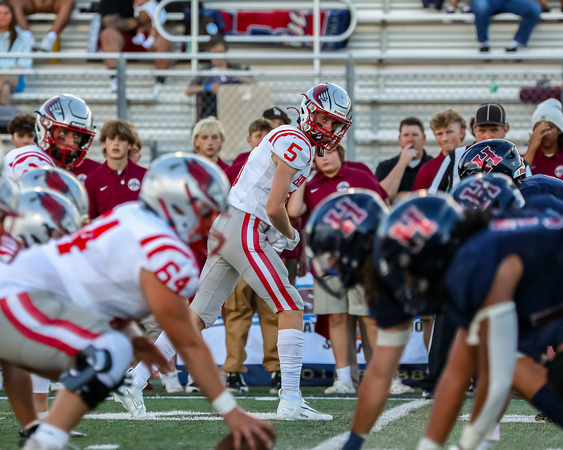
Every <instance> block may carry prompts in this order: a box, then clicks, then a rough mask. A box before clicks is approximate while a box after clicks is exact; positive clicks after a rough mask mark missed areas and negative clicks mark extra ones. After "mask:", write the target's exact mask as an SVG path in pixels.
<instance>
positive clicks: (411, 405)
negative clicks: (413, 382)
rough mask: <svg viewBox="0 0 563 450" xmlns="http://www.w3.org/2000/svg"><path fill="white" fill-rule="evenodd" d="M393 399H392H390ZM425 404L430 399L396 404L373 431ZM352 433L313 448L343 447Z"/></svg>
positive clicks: (382, 416)
mask: <svg viewBox="0 0 563 450" xmlns="http://www.w3.org/2000/svg"><path fill="white" fill-rule="evenodd" d="M389 400H391V399H389ZM397 400H399V399H397ZM425 405H430V402H429V401H428V400H420V399H418V400H413V401H411V402H408V403H403V404H402V405H399V406H395V407H394V408H391V409H388V410H387V411H385V412H384V413H383V414H381V416H379V419H378V420H377V422H376V423H375V425H374V426H373V428H372V429H371V433H377V432H378V431H381V430H383V429H384V428H385V427H386V426H387V425H389V424H390V423H393V422H395V421H396V420H399V419H402V418H403V417H405V416H406V415H407V414H408V413H409V412H411V411H414V410H415V409H418V408H422V407H423V406H425ZM349 434H350V432H349V431H347V432H346V433H342V434H339V435H338V436H335V437H333V438H331V439H328V440H326V441H324V442H322V443H321V444H319V445H317V446H316V447H314V448H313V450H329V449H336V448H342V446H343V445H344V443H345V442H346V440H347V439H348V435H349Z"/></svg>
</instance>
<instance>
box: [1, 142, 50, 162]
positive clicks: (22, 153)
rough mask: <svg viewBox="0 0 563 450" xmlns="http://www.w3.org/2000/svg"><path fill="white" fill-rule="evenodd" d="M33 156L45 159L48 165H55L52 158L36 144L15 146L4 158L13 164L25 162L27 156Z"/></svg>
mask: <svg viewBox="0 0 563 450" xmlns="http://www.w3.org/2000/svg"><path fill="white" fill-rule="evenodd" d="M31 157H35V158H38V159H40V160H43V161H44V162H45V164H47V165H50V166H54V165H55V164H54V162H53V160H52V158H51V157H50V156H49V155H48V154H47V153H45V152H44V151H43V150H41V149H40V148H39V147H37V145H34V144H32V145H26V146H24V147H19V148H14V149H12V150H10V151H9V152H8V153H6V156H5V157H4V159H5V162H6V163H8V164H11V165H12V166H13V165H14V164H20V163H22V162H24V161H25V160H26V159H27V158H31Z"/></svg>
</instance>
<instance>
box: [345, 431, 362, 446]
mask: <svg viewBox="0 0 563 450" xmlns="http://www.w3.org/2000/svg"><path fill="white" fill-rule="evenodd" d="M366 436H367V435H364V434H358V433H354V432H353V431H351V432H350V436H349V437H348V440H347V441H346V443H345V444H344V447H342V450H359V449H360V448H362V445H364V441H365V440H366Z"/></svg>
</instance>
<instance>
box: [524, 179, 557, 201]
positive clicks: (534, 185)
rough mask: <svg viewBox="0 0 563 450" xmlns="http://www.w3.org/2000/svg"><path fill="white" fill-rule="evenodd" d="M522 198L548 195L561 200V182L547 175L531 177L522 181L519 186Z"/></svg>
mask: <svg viewBox="0 0 563 450" xmlns="http://www.w3.org/2000/svg"><path fill="white" fill-rule="evenodd" d="M519 189H520V192H521V193H522V195H523V196H524V198H528V197H530V196H532V195H541V194H549V195H553V196H554V197H556V198H558V199H559V200H563V180H560V179H559V178H555V177H550V176H548V175H541V174H537V175H532V176H531V177H526V178H524V179H523V180H522V182H521V183H520V186H519Z"/></svg>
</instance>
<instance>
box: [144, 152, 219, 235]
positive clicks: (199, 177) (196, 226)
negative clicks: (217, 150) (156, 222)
mask: <svg viewBox="0 0 563 450" xmlns="http://www.w3.org/2000/svg"><path fill="white" fill-rule="evenodd" d="M229 189H230V184H229V181H228V179H227V177H226V176H225V174H224V173H223V171H222V170H221V169H220V168H219V166H218V165H217V164H215V163H214V162H212V161H210V160H209V159H207V158H204V157H202V156H199V155H194V154H186V153H180V152H178V153H173V154H168V155H163V156H160V157H159V158H157V159H155V160H154V161H153V162H152V164H151V166H150V167H149V170H148V171H147V173H146V174H145V178H143V183H142V185H141V192H140V193H139V201H140V202H141V203H142V204H143V205H144V206H145V207H146V208H147V209H149V210H150V211H152V212H153V213H155V214H156V215H157V216H159V217H161V218H162V219H163V220H165V221H166V223H168V225H170V227H171V228H172V229H173V230H174V232H175V233H176V234H177V235H178V237H179V238H180V239H181V240H182V241H184V242H185V243H188V244H193V243H195V242H198V241H201V240H203V239H205V238H206V237H207V234H208V232H209V228H210V227H211V224H212V223H213V220H215V217H216V216H217V215H218V213H220V212H221V211H225V210H226V209H227V206H228V203H227V196H228V195H229Z"/></svg>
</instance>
